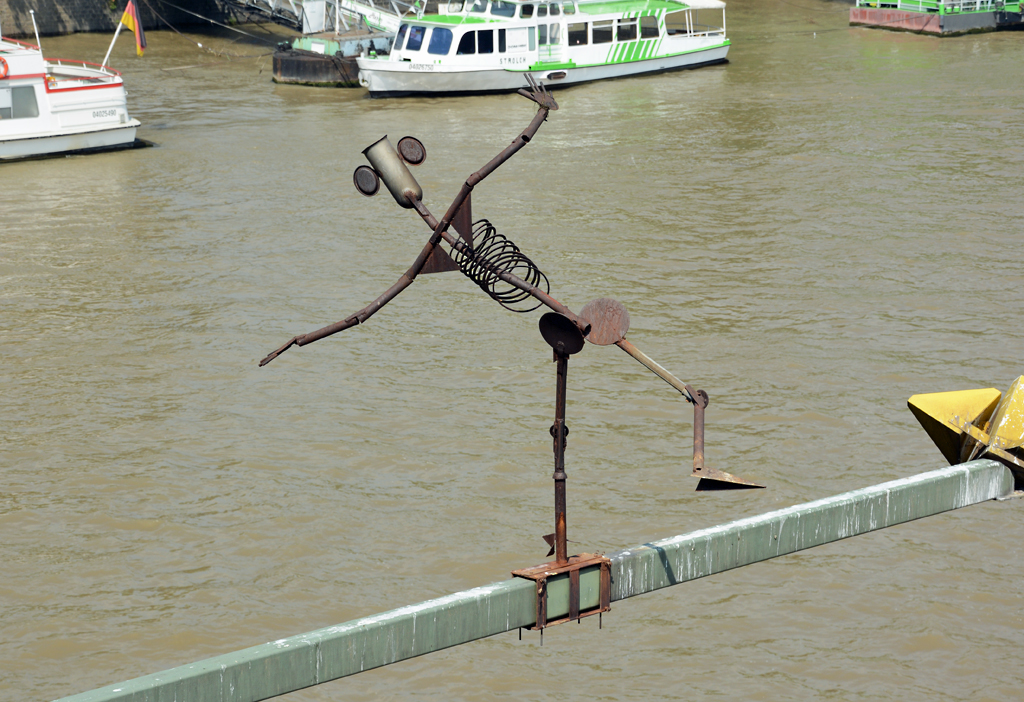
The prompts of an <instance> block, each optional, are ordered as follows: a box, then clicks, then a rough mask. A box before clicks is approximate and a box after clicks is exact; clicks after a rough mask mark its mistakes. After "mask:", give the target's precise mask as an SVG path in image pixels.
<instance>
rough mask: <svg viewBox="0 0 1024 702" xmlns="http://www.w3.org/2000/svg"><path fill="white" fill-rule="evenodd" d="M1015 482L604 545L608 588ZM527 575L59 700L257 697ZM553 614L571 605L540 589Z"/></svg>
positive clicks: (666, 582)
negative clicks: (620, 546) (624, 545)
mask: <svg viewBox="0 0 1024 702" xmlns="http://www.w3.org/2000/svg"><path fill="white" fill-rule="evenodd" d="M1012 493H1013V475H1012V474H1011V473H1010V470H1009V469H1008V468H1006V467H1005V466H1003V465H1002V464H1000V463H997V462H996V461H989V460H980V461H972V462H971V463H965V464H961V465H956V466H948V467H945V468H940V469H938V470H933V471H929V472H927V473H921V474H919V475H914V476H911V477H909V478H902V479H900V480H893V481H890V482H887V483H882V484H881V485H874V486H871V487H867V488H862V489H860V490H853V491H852V492H846V493H843V494H840V495H835V496H833V497H826V498H824V499H821V500H815V501H813V502H806V503H804V504H799V505H794V506H793V507H787V508H785V509H780V510H775V511H773V512H768V513H766V514H761V515H757V516H753V517H748V518H745V519H739V520H737V521H734V522H730V523H727V524H722V525H719V526H715V527H711V528H709V529H701V530H699V531H694V532H690V533H688V534H682V535H679V536H673V537H671V538H667V539H662V540H659V541H654V542H653V543H647V544H644V545H642V546H636V547H633V548H630V549H627V550H624V551H619V552H618V553H613V554H609V556H608V557H609V558H610V559H611V561H612V592H611V599H612V600H613V601H614V600H622V599H625V598H627V597H634V596H636V595H643V594H646V593H649V592H653V591H654V590H658V589H660V588H664V587H669V586H672V585H679V584H682V583H685V582H689V581H691V580H695V579H697V578H702V577H705V576H708V575H714V574H715V573H721V572H723V571H726V570H730V569H732V568H738V567H742V566H745V565H750V564H752V563H757V562H760V561H765V560H769V559H771V558H776V557H778V556H784V555H787V554H790V553H795V552H796V551H801V550H804V549H808V548H811V547H814V546H821V545H822V544H827V543H831V542H834V541H839V540H841V539H844V538H847V537H850V536H858V535H860V534H866V533H868V532H871V531H875V530H877V529H884V528H886V527H891V526H895V525H897V524H903V523H905V522H909V521H911V520H914V519H920V518H921V517H928V516H931V515H934V514H939V513H941V512H946V511H948V510H953V509H960V508H961V507H967V506H969V505H973V504H977V503H979V502H984V501H986V500H991V499H995V498H997V497H1005V496H1007V495H1010V494H1012ZM535 588H536V583H534V582H533V581H530V580H526V579H525V578H513V579H511V580H505V581H502V582H498V583H492V584H490V585H486V586H484V587H478V588H474V589H472V590H466V591H465V592H458V593H455V594H452V595H446V596H444V597H440V598H438V599H435V600H429V601H427V602H421V603H419V604H415V605H411V606H407V607H401V608H399V609H395V610H392V611H390V612H384V613H382V614H376V615H373V616H370V617H366V618H364V619H356V620H353V621H350V622H347V623H344V624H339V625H336V626H331V627H327V628H325V629H319V630H317V631H312V632H309V633H306V634H299V635H297V636H292V637H289V638H285V639H280V640H278V641H274V642H272V643H266V644H262V645H260V646H254V647H252V648H247V649H244V650H242V651H236V652H234V653H227V654H223V655H220V656H216V657H214V658H208V659H206V660H203V661H198V662H196V663H191V664H188V665H183V666H180V667H178V668H172V669H170V670H166V671H164V672H161V673H155V674H152V675H147V676H144V677H141V678H135V679H134V680H128V681H126V682H122V683H118V684H116V685H110V686H107V687H104V688H100V689H98V690H93V691H91V692H84V693H81V694H78V695H74V696H71V697H66V698H64V700H63V701H62V702H113V701H114V700H125V701H128V700H130V701H131V702H162V701H164V700H170V699H180V700H200V699H202V700H207V699H215V700H223V701H224V702H256V701H257V700H265V699H269V698H271V697H276V696H278V695H284V694H287V693H289V692H294V691H295V690H301V689H303V688H307V687H311V686H313V685H319V684H321V683H325V682H329V681H331V680H337V679H338V678H343V677H346V676H348V675H355V674H356V673H359V672H362V671H364V670H371V669H373V668H379V667H381V666H385V665H389V664H391V663H397V662H399V661H403V660H407V659H409V658H414V657H416V656H420V655H423V654H426V653H432V652H434V651H439V650H441V649H444V648H448V647H450V646H457V645H459V644H463V643H468V642H470V641H474V640H477V639H482V638H485V637H488V636H493V635H495V634H500V633H503V632H506V631H512V630H513V629H516V628H518V627H523V626H532V625H533V624H535V623H536V619H537V594H536V589H535ZM547 605H548V608H549V612H548V617H549V618H550V619H557V618H559V617H562V616H565V615H566V614H567V613H568V612H569V598H568V593H567V592H566V593H565V596H564V597H556V596H555V595H554V594H553V593H550V592H549V596H548V602H547Z"/></svg>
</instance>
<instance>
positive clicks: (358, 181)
mask: <svg viewBox="0 0 1024 702" xmlns="http://www.w3.org/2000/svg"><path fill="white" fill-rule="evenodd" d="M352 182H353V183H355V186H356V190H358V191H359V192H361V193H362V194H363V195H365V196H366V197H372V196H374V195H376V194H377V191H378V190H380V178H379V177H378V176H377V171H375V170H373V169H372V168H370V167H369V166H360V167H359V168H357V169H356V172H355V173H353V174H352Z"/></svg>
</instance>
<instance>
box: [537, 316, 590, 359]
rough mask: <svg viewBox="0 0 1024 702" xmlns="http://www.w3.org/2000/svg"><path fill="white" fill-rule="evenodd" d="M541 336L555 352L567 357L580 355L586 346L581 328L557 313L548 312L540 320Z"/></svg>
mask: <svg viewBox="0 0 1024 702" xmlns="http://www.w3.org/2000/svg"><path fill="white" fill-rule="evenodd" d="M540 335H541V336H543V337H544V341H546V342H548V345H549V346H550V347H551V348H553V349H554V350H555V352H557V353H562V354H565V355H567V356H571V355H573V354H574V353H579V352H580V351H582V350H583V347H584V345H585V344H586V342H585V341H584V340H583V334H582V333H581V332H580V330H579V327H577V326H576V325H575V324H573V322H572V320H571V319H569V318H568V317H566V316H565V315H562V314H558V313H557V312H548V313H547V314H545V315H544V316H543V317H541V318H540Z"/></svg>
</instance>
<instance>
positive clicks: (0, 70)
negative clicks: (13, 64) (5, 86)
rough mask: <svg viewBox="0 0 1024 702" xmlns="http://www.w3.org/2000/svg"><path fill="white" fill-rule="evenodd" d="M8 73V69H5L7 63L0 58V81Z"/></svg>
mask: <svg viewBox="0 0 1024 702" xmlns="http://www.w3.org/2000/svg"><path fill="white" fill-rule="evenodd" d="M8 72H9V69H8V67H7V61H6V60H5V59H4V57H3V56H0V80H3V79H4V78H6V77H7V73H8Z"/></svg>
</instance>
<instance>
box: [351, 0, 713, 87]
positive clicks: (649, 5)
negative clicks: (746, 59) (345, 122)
mask: <svg viewBox="0 0 1024 702" xmlns="http://www.w3.org/2000/svg"><path fill="white" fill-rule="evenodd" d="M698 15H700V16H698ZM705 15H710V16H711V17H705ZM709 19H710V20H711V21H712V22H717V21H718V20H719V19H720V20H721V24H720V25H719V24H717V23H715V24H710V23H705V22H707V21H708V20H709ZM728 53H729V40H728V39H727V38H726V35H725V3H723V2H720V1H719V0H693V1H692V2H682V0H564V1H559V2H543V3H537V2H523V1H522V0H513V1H507V0H466V1H465V2H458V1H456V2H449V3H447V4H443V3H442V4H440V5H439V6H438V14H436V15H424V16H422V17H420V18H416V19H407V20H405V21H403V22H402V24H401V26H400V27H399V29H398V32H397V33H396V35H395V40H394V43H393V45H392V47H391V53H390V55H388V56H381V57H360V58H359V59H358V65H359V82H360V84H361V85H363V86H365V87H366V88H368V89H369V91H370V95H371V96H373V97H397V96H405V95H458V94H474V93H492V92H507V91H515V90H518V89H519V88H525V87H527V78H526V75H527V74H528V73H529V74H532V75H533V77H534V78H535V79H537V80H538V81H540V82H542V83H544V84H545V85H546V86H547V87H549V88H552V87H561V86H564V85H576V84H578V83H585V82H589V81H594V80H603V79H606V78H623V77H626V76H635V75H640V74H644V73H658V72H661V71H671V70H675V69H680V68H697V67H698V66H706V65H709V64H715V63H724V62H725V60H726V55H727V54H728Z"/></svg>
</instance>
